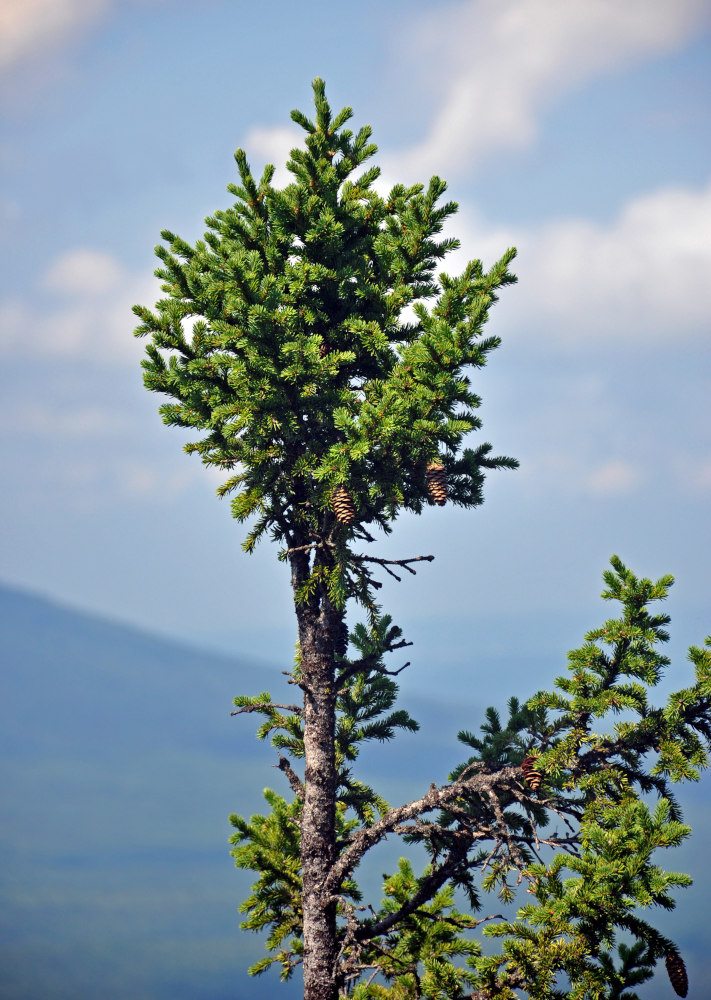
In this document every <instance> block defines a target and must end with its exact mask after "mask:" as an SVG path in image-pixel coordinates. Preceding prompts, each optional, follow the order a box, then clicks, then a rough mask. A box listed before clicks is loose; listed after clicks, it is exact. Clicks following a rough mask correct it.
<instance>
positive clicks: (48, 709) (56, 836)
mask: <svg viewBox="0 0 711 1000" xmlns="http://www.w3.org/2000/svg"><path fill="white" fill-rule="evenodd" d="M0 635H1V639H0V655H1V658H2V663H3V682H2V687H3V695H2V699H1V701H0V749H1V751H2V759H3V770H2V791H1V793H0V822H1V823H2V854H3V865H2V870H3V874H2V876H0V879H1V882H0V893H1V896H0V898H1V900H2V915H1V917H0V920H1V921H2V945H0V948H1V949H2V951H1V957H0V966H1V967H2V970H3V971H2V986H1V988H0V993H1V995H2V997H3V998H4V1000H20V998H22V1000H40V998H41V1000H64V998H67V1000H69V998H72V1000H76V998H77V997H82V998H91V1000H93V998H96V1000H118V998H121V1000H125V998H128V997H130V998H131V1000H143V998H145V1000H149V998H150V1000H162V998H166V1000H167V998H168V997H170V998H171V1000H180V998H183V997H185V998H189V997H195V998H200V1000H223V998H225V1000H226V998H228V997H229V998H230V1000H235V998H241V997H245V998H247V997H252V996H254V997H256V996H264V995H265V993H264V991H265V989H266V990H267V991H269V990H270V989H271V987H272V985H276V982H275V981H274V980H272V981H271V982H270V981H269V979H264V978H262V979H259V980H256V981H254V980H251V979H249V977H247V976H246V975H245V974H244V970H245V968H246V966H247V965H248V964H249V961H250V960H253V959H254V957H256V956H258V955H259V954H261V946H260V945H259V942H258V941H257V940H255V939H254V938H253V937H251V936H247V935H245V934H243V933H242V932H241V931H239V929H238V924H239V920H240V916H239V914H238V913H237V905H238V903H239V901H240V900H241V899H242V898H243V896H244V891H245V889H246V887H247V885H248V880H247V877H246V876H244V875H243V874H242V873H238V872H237V871H236V870H235V869H234V868H233V866H232V862H231V859H230V858H229V854H228V846H227V839H228V837H229V834H230V827H229V825H228V823H227V816H228V814H229V813H230V812H232V811H237V812H242V813H250V812H254V811H256V810H258V809H260V808H261V790H262V789H263V788H264V787H265V786H266V785H270V786H273V787H275V788H277V789H279V788H281V787H285V786H282V784H281V783H282V782H283V777H282V775H281V774H280V773H279V772H278V771H276V770H274V769H273V768H272V767H271V765H272V763H273V760H274V757H273V755H270V752H269V750H268V748H266V747H264V746H263V745H262V744H259V743H258V742H257V741H256V740H255V738H254V729H255V726H254V723H253V721H252V720H250V719H234V718H230V716H229V710H230V708H231V704H230V700H231V697H232V696H233V695H234V694H237V693H238V692H243V691H244V692H256V691H258V690H261V689H262V688H263V687H269V686H271V687H272V689H273V690H277V689H278V685H279V683H280V682H282V681H283V678H282V677H281V675H280V674H279V672H278V669H276V668H273V669H269V668H265V667H263V666H262V667H259V666H255V665H254V664H246V663H240V662H239V661H238V660H233V661H231V660H228V659H226V658H221V657H219V656H216V655H214V654H206V653H204V652H200V651H198V650H195V649H190V648H186V647H185V646H179V645H177V644H172V643H170V642H168V641H166V640H163V639H157V638H155V637H152V636H150V635H147V634H143V633H140V632H138V631H134V630H132V629H129V628H125V627H122V626H120V625H117V624H113V623H109V622H106V621H101V620H98V619H96V618H92V617H90V616H87V615H83V614H80V613H77V612H75V611H70V610H67V609H65V608H62V607H59V606H57V605H55V604H53V603H50V602H49V601H46V600H44V599H41V598H37V597H34V596H30V595H27V594H24V593H20V592H17V591H13V590H10V589H7V588H4V587H0ZM415 714H416V713H415ZM429 716H430V725H429V727H426V728H425V732H424V734H423V735H422V736H421V737H420V739H419V742H420V746H419V749H420V750H422V751H425V752H426V753H427V756H428V759H429V768H430V769H431V768H432V767H433V766H434V765H435V764H437V757H438V750H437V747H436V745H435V744H436V740H434V739H433V738H432V737H430V738H428V735H427V734H428V732H429V733H430V734H433V733H435V734H436V733H439V732H441V731H442V729H443V726H442V725H441V719H439V718H434V713H433V711H432V708H430V709H429ZM413 739H415V738H414V737H411V736H410V737H407V736H406V737H404V738H403V742H405V741H408V740H409V741H412V740H413ZM413 745H414V744H413V743H412V742H409V743H408V744H407V746H406V747H404V746H403V745H402V744H401V745H400V746H399V747H396V746H393V747H392V750H390V751H388V753H389V757H388V760H389V765H390V766H391V773H392V774H400V775H402V776H404V775H405V773H406V770H407V768H406V761H407V760H408V758H411V754H412V748H413ZM452 750H453V748H452ZM453 752H454V753H455V754H456V751H453ZM440 756H441V760H440V762H439V766H438V772H439V775H440V776H444V775H445V774H446V771H447V769H448V768H449V767H451V766H452V764H453V763H454V757H451V756H448V755H447V754H444V753H443V754H441V755H440ZM428 774H432V771H431V770H430V771H428ZM428 780H429V778H428ZM394 783H395V782H393V780H391V781H390V782H385V783H381V787H383V784H384V785H385V786H387V785H389V786H390V787H391V788H392V786H393V784H394ZM399 784H401V785H402V784H404V785H405V786H407V784H408V782H407V780H406V779H405V780H404V781H401V782H399ZM414 787H415V786H413V790H414ZM391 853H392V852H391ZM291 994H292V991H291V990H289V989H288V988H286V991H285V992H284V994H283V995H284V996H285V997H287V996H289V995H291Z"/></svg>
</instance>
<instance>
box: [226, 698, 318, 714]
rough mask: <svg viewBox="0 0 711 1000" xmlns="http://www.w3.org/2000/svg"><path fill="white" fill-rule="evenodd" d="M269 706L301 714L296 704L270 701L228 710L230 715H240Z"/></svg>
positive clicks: (259, 710) (262, 709) (269, 707)
mask: <svg viewBox="0 0 711 1000" xmlns="http://www.w3.org/2000/svg"><path fill="white" fill-rule="evenodd" d="M271 708H275V709H276V708H280V709H282V710H283V711H285V712H293V713H294V715H301V714H302V710H301V709H300V708H299V706H298V705H275V704H274V703H273V702H271V701H258V702H256V703H254V704H252V705H243V706H242V708H237V709H235V711H234V712H230V715H242V713H243V712H247V713H249V712H263V711H264V710H265V709H266V710H267V711H268V710H269V709H271Z"/></svg>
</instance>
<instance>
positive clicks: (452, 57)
mask: <svg viewBox="0 0 711 1000" xmlns="http://www.w3.org/2000/svg"><path fill="white" fill-rule="evenodd" d="M709 17H710V9H709V4H708V2H707V0H625V2H624V3H620V0H567V2H565V3H561V2H560V0H469V2H465V3H457V4H452V5H450V6H449V7H442V6H441V5H438V9H437V11H436V13H434V12H433V13H431V14H428V15H426V16H424V17H423V18H422V19H421V20H420V21H419V22H418V24H417V26H416V28H415V30H414V31H413V33H412V37H411V39H410V40H409V41H410V43H409V45H408V46H407V58H408V63H412V62H416V63H417V64H418V65H424V66H429V67H430V80H429V84H430V85H431V86H432V87H433V88H434V89H435V90H436V89H438V86H439V84H438V80H439V79H440V78H444V79H446V81H447V82H446V85H445V87H444V88H443V89H441V90H440V99H439V106H438V108H437V110H436V112H435V115H434V119H433V121H432V122H431V124H430V127H429V129H428V130H427V133H426V134H425V136H424V137H423V138H422V139H421V140H420V141H419V142H418V143H417V144H416V145H414V146H413V147H411V148H409V149H406V150H404V151H403V152H402V153H399V154H398V155H397V156H395V157H393V158H392V159H391V161H390V162H389V163H388V173H390V172H392V173H395V174H402V173H403V171H404V172H406V174H407V175H408V176H410V175H412V176H417V177H420V176H428V175H429V174H432V173H440V172H444V173H445V174H446V175H447V176H456V175H458V174H461V173H462V172H464V171H466V172H468V173H469V172H471V170H472V169H473V168H475V167H477V166H478V164H479V163H480V162H481V161H482V160H483V159H484V158H485V157H488V156H490V155H492V154H494V153H499V152H502V151H505V150H511V149H513V150H515V149H520V148H523V147H525V146H528V145H530V143H531V142H532V141H533V139H534V138H535V136H536V133H537V130H538V122H539V120H540V118H541V116H542V115H543V114H544V113H545V112H546V111H547V110H548V108H550V107H551V106H553V105H554V104H556V103H558V102H560V101H561V100H562V99H563V98H564V97H565V96H566V94H567V93H569V92H570V91H572V90H574V89H575V88H577V87H579V86H580V85H581V84H582V83H584V82H585V81H586V80H589V79H591V78H594V77H596V76H602V75H605V74H609V73H611V72H615V71H618V70H621V69H624V68H626V67H628V66H631V65H633V64H634V63H636V62H638V61H639V60H641V59H644V58H649V57H652V56H655V55H663V54H664V53H667V52H670V51H673V50H674V49H676V48H677V47H678V46H680V45H681V44H682V43H683V42H684V41H685V40H687V39H688V38H689V36H690V35H692V34H693V33H694V32H695V31H697V30H698V29H699V28H701V27H702V26H703V25H704V24H706V23H708V22H709Z"/></svg>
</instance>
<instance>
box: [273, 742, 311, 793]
mask: <svg viewBox="0 0 711 1000" xmlns="http://www.w3.org/2000/svg"><path fill="white" fill-rule="evenodd" d="M272 767H278V768H279V770H280V771H283V772H284V774H285V775H286V777H287V780H288V782H289V785H290V786H291V790H292V792H293V793H294V795H295V796H296V797H297V799H299V800H300V801H301V802H303V801H304V783H303V782H302V780H301V779H300V778H299V776H298V774H297V773H296V772H295V771H294V769H293V768H292V766H291V764H290V763H289V761H288V760H287V759H286V757H282V756H281V754H280V755H279V763H278V764H273V765H272Z"/></svg>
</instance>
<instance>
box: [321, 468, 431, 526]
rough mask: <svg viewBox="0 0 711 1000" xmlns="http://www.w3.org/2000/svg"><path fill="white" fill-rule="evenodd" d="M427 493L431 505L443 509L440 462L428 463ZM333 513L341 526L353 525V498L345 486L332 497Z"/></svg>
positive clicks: (336, 490)
mask: <svg viewBox="0 0 711 1000" xmlns="http://www.w3.org/2000/svg"><path fill="white" fill-rule="evenodd" d="M426 480H427V492H428V494H429V497H430V500H431V501H432V503H436V504H437V505H438V506H439V507H444V505H445V504H446V502H447V474H446V472H445V471H444V466H443V465H442V463H441V462H430V464H429V465H428V466H427V473H426ZM332 503H333V512H334V514H335V515H336V520H337V521H340V523H341V524H346V525H347V524H353V522H354V520H355V507H354V506H353V497H352V496H351V495H350V493H349V492H348V490H347V489H346V488H345V486H337V487H336V489H335V490H334V491H333V497H332Z"/></svg>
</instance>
